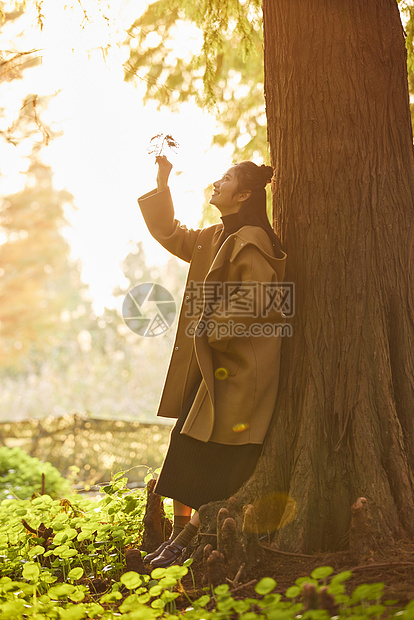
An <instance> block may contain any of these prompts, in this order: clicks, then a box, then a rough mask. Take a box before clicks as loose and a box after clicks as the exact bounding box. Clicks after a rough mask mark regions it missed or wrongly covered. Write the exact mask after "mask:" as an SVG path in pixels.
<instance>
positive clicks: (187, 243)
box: [138, 187, 201, 263]
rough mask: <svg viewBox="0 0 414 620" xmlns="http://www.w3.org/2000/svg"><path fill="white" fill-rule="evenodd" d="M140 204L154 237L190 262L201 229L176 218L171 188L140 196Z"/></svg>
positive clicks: (169, 249)
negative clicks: (185, 224)
mask: <svg viewBox="0 0 414 620" xmlns="http://www.w3.org/2000/svg"><path fill="white" fill-rule="evenodd" d="M138 204H139V206H140V209H141V212H142V215H143V216H144V220H145V223H146V225H147V227H148V230H149V231H150V233H151V235H152V236H153V237H154V239H156V240H157V241H158V242H159V243H161V245H162V246H164V248H165V249H166V250H168V251H169V252H171V254H174V255H175V256H178V257H179V258H181V259H182V260H185V261H186V262H187V263H189V262H190V261H191V257H192V254H193V250H194V246H195V244H196V242H197V239H198V235H199V234H200V232H201V229H197V230H193V229H192V228H187V227H186V226H184V225H182V224H180V222H179V221H178V220H176V219H175V217H174V206H173V202H172V199H171V194H170V190H169V188H168V187H167V188H166V189H164V190H162V191H160V192H157V190H153V191H151V192H149V193H148V194H144V195H143V196H141V197H140V198H138Z"/></svg>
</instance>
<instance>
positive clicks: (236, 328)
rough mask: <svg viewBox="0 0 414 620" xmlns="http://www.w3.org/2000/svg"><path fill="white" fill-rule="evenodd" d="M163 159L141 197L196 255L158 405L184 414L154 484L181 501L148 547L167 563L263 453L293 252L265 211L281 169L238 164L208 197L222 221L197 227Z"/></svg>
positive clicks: (163, 239) (156, 229)
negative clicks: (175, 199) (282, 291)
mask: <svg viewBox="0 0 414 620" xmlns="http://www.w3.org/2000/svg"><path fill="white" fill-rule="evenodd" d="M156 161H157V163H158V175H157V189H156V190H153V191H151V192H149V193H148V194H145V195H144V196H141V198H139V199H138V201H139V205H140V207H141V210H142V213H143V216H144V219H145V222H146V224H147V226H148V228H149V230H150V232H151V234H152V235H153V236H154V237H155V238H156V239H157V240H158V241H159V242H160V243H161V244H162V245H163V246H164V247H165V248H166V249H167V250H169V251H170V252H171V253H172V254H175V255H176V256H178V257H179V258H181V259H183V260H184V261H186V262H189V263H190V268H189V273H188V279H187V285H186V290H185V295H184V300H183V304H182V307H181V312H180V318H179V323H178V328H177V335H176V340H175V344H174V347H173V353H172V357H171V361H170V366H169V369H168V373H167V377H166V381H165V385H164V391H163V394H162V397H161V402H160V406H159V410H158V415H160V416H165V417H169V418H178V420H177V423H176V425H175V427H174V429H173V431H172V433H171V438H170V445H169V449H168V452H167V455H166V458H165V460H164V464H163V467H162V470H161V473H160V476H159V479H158V481H157V486H156V488H155V491H156V492H157V493H159V494H160V495H163V496H167V497H170V498H172V499H173V500H174V530H173V533H172V536H171V538H170V539H169V540H168V541H165V542H164V543H163V544H162V545H161V547H160V548H159V549H157V550H156V551H155V552H154V553H152V554H150V555H149V556H147V560H149V561H150V562H151V565H152V566H156V567H164V566H168V565H169V564H172V563H174V562H175V561H176V560H177V558H178V557H179V556H180V555H181V552H182V550H183V549H184V547H185V546H187V545H188V544H189V542H190V541H191V539H192V537H193V536H194V535H195V534H196V532H197V528H198V524H199V516H198V509H199V507H200V506H201V505H202V504H206V503H208V502H211V501H215V500H220V499H226V498H228V497H230V496H231V495H232V494H233V493H235V492H236V491H237V490H238V489H239V488H240V487H241V485H242V484H243V483H244V482H245V481H246V480H247V479H248V478H249V477H250V475H251V474H252V473H253V470H254V468H255V465H256V463H257V460H258V458H259V456H260V454H261V450H262V444H263V441H264V438H265V435H266V433H267V429H268V427H269V424H270V420H271V417H272V414H273V409H274V405H275V401H276V395H277V378H278V373H279V357H280V345H281V338H280V335H279V336H278V335H277V330H276V329H273V328H275V327H277V326H283V324H284V320H285V319H284V315H283V313H282V311H281V308H280V307H279V306H278V305H277V303H274V300H275V299H276V297H275V291H276V290H277V289H278V287H279V286H280V282H281V281H282V280H283V275H284V270H285V262H286V254H285V253H284V252H283V251H282V249H281V245H280V241H279V239H278V237H277V236H276V235H275V233H274V232H273V230H272V228H271V226H270V223H269V221H268V219H267V216H266V192H265V186H266V184H267V183H268V182H269V181H270V180H271V177H272V174H273V170H272V168H270V167H269V166H257V165H256V164H254V163H252V162H241V163H240V164H237V165H235V166H232V167H231V168H230V169H229V170H228V171H227V172H226V173H225V174H224V175H223V177H222V178H221V179H220V180H219V181H216V182H214V184H213V187H214V191H213V195H212V196H211V199H210V203H211V204H212V205H214V206H215V207H217V209H218V210H219V211H220V213H221V220H222V223H221V224H217V225H214V226H210V227H208V228H204V229H197V230H193V229H188V228H186V227H185V226H182V225H181V224H180V222H178V220H176V219H175V217H174V208H173V204H172V200H171V195H170V191H169V188H168V178H169V175H170V172H171V169H172V165H171V163H170V162H169V161H168V160H167V159H166V157H164V156H160V157H157V158H156ZM269 325H270V326H271V327H272V330H271V332H270V333H269V330H268V329H267V328H268V326H269ZM265 327H266V329H265ZM192 509H194V510H195V512H194V514H193V515H192V516H191V513H192Z"/></svg>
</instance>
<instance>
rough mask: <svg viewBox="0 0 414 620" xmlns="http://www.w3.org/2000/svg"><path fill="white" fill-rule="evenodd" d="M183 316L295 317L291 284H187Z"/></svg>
mask: <svg viewBox="0 0 414 620" xmlns="http://www.w3.org/2000/svg"><path fill="white" fill-rule="evenodd" d="M185 293H186V294H185V298H184V304H185V316H186V317H191V318H194V317H195V316H200V315H201V312H203V316H204V317H205V318H209V317H211V316H214V317H236V316H239V317H256V318H257V317H262V318H265V317H269V316H274V315H275V313H276V314H277V313H280V314H282V315H283V316H284V317H285V318H289V317H292V316H293V315H294V314H295V287H294V284H293V282H283V283H281V282H214V281H208V282H193V281H191V282H189V283H188V285H187V287H186V291H185Z"/></svg>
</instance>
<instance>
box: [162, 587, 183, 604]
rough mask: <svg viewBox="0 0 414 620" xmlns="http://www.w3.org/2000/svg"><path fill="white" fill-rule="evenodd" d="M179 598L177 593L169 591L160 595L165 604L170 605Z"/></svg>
mask: <svg viewBox="0 0 414 620" xmlns="http://www.w3.org/2000/svg"><path fill="white" fill-rule="evenodd" d="M179 596H180V593H179V592H170V591H169V590H166V591H165V592H163V593H162V594H161V599H162V600H163V601H164V602H165V603H171V601H174V600H175V599H176V598H178V597H179Z"/></svg>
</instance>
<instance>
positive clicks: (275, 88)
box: [239, 0, 414, 552]
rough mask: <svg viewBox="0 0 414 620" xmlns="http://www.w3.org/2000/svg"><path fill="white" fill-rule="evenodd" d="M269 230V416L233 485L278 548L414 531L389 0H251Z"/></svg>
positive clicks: (410, 193) (407, 135)
mask: <svg viewBox="0 0 414 620" xmlns="http://www.w3.org/2000/svg"><path fill="white" fill-rule="evenodd" d="M263 11H264V36H265V94H266V109H267V117H268V132H269V141H270V146H271V154H272V165H273V166H274V168H275V171H276V173H275V177H276V181H275V187H274V213H275V228H276V230H277V231H278V232H279V233H280V234H281V237H282V240H283V242H284V245H285V249H286V251H287V253H288V269H287V274H286V280H287V281H292V282H294V283H295V287H296V313H295V316H294V318H293V319H292V326H293V336H292V337H291V338H286V339H285V341H284V343H283V350H282V370H281V377H280V389H279V397H278V402H277V407H276V413H275V421H274V424H273V426H272V429H271V431H270V434H269V436H268V440H267V442H266V446H265V451H264V455H263V457H262V459H261V461H260V462H259V465H258V468H257V470H256V473H255V476H254V477H253V478H252V479H251V480H250V481H249V482H248V483H247V485H245V487H244V488H243V489H242V491H241V493H240V494H239V496H240V497H242V498H245V500H246V503H247V502H253V503H254V504H255V505H256V508H257V511H258V519H259V523H260V526H259V527H260V529H262V530H266V529H270V530H272V529H273V530H277V531H278V534H277V539H278V543H279V545H280V547H281V548H282V549H288V550H291V551H305V552H306V551H307V552H311V551H316V550H336V549H341V548H346V546H347V543H348V532H349V527H350V518H351V505H352V504H353V503H354V502H355V500H356V499H357V498H358V497H359V496H364V497H366V498H367V503H368V505H369V507H370V511H371V516H372V523H373V528H374V535H375V536H376V537H377V540H378V542H379V543H381V542H385V543H386V542H388V541H390V540H392V539H395V538H398V537H400V536H403V535H405V534H407V533H408V534H410V535H412V534H413V533H414V519H413V514H414V297H413V284H414V280H413V260H414V255H413V240H414V225H413V222H414V219H413V215H414V210H413V205H414V161H413V144H412V133H411V121H410V111H409V101H408V89H407V74H406V54H405V46H404V33H403V29H402V26H401V22H400V17H399V12H398V8H397V4H396V2H395V0H341V1H339V0H302V1H301V2H292V0H278V1H277V2H275V1H274V0H264V2H263Z"/></svg>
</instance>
